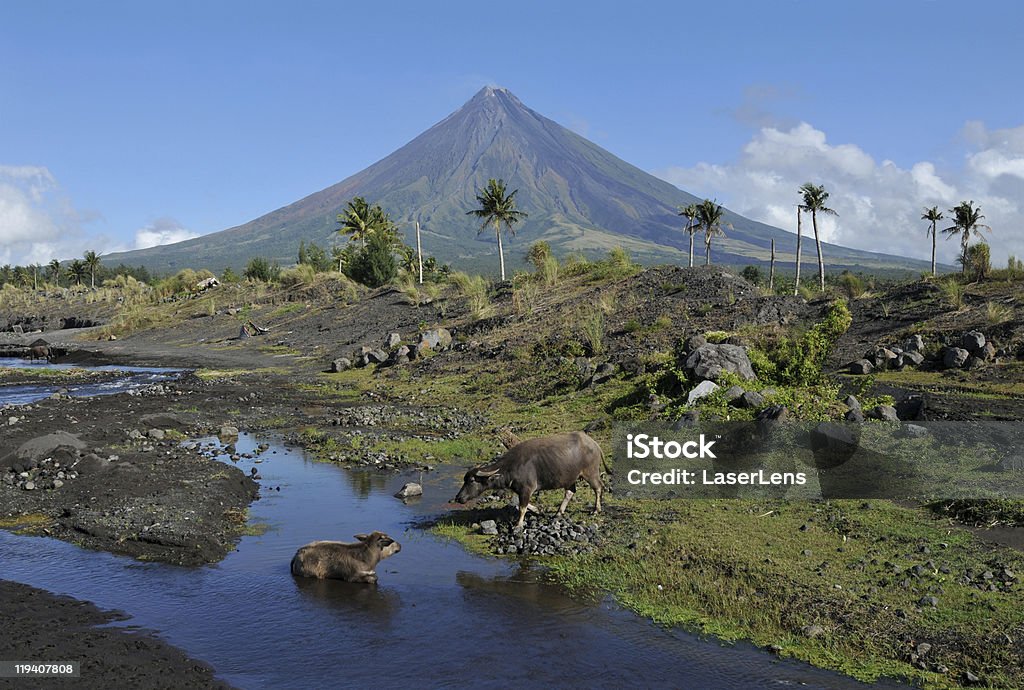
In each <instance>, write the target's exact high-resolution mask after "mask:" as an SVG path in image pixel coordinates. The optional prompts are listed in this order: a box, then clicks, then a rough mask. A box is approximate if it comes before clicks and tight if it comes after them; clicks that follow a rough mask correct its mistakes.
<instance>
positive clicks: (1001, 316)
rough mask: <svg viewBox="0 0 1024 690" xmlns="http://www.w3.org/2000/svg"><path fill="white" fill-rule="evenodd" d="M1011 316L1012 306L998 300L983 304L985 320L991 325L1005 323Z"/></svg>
mask: <svg viewBox="0 0 1024 690" xmlns="http://www.w3.org/2000/svg"><path fill="white" fill-rule="evenodd" d="M1012 318H1013V307H1011V306H1010V305H1008V304H999V303H998V302H988V303H987V304H985V320H986V321H988V322H989V323H990V324H992V325H993V326H996V325H999V324H1001V323H1006V322H1007V321H1009V320H1011V319H1012Z"/></svg>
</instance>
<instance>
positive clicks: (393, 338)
mask: <svg viewBox="0 0 1024 690" xmlns="http://www.w3.org/2000/svg"><path fill="white" fill-rule="evenodd" d="M400 342H402V336H401V335H399V334H398V333H389V334H388V337H387V340H386V344H387V348H388V349H389V350H391V349H393V348H396V347H398V344H399V343H400Z"/></svg>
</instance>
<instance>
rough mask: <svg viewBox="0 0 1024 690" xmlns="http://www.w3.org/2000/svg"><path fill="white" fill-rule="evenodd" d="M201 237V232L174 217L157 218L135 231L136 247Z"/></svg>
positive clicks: (142, 247)
mask: <svg viewBox="0 0 1024 690" xmlns="http://www.w3.org/2000/svg"><path fill="white" fill-rule="evenodd" d="M193 237H199V233H197V232H192V231H191V230H189V229H188V228H184V227H182V226H181V223H179V222H178V221H176V220H174V219H173V218H157V219H156V220H155V221H153V222H152V223H150V224H149V225H147V226H146V227H144V228H141V229H139V230H136V231H135V247H134V248H135V249H145V248H146V247H156V246H158V245H161V244H173V243H175V242H182V241H184V240H190V239H192V238H193Z"/></svg>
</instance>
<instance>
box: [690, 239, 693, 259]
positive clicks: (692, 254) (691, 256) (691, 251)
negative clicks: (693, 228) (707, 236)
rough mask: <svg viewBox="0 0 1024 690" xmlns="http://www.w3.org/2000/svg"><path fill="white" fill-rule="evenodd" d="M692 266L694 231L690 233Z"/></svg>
mask: <svg viewBox="0 0 1024 690" xmlns="http://www.w3.org/2000/svg"><path fill="white" fill-rule="evenodd" d="M690 268H693V233H692V232H691V233H690Z"/></svg>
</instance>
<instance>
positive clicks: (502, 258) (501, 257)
mask: <svg viewBox="0 0 1024 690" xmlns="http://www.w3.org/2000/svg"><path fill="white" fill-rule="evenodd" d="M494 234H495V236H496V237H497V238H498V261H500V262H501V282H503V283H504V282H505V250H504V249H503V248H502V246H501V225H500V224H498V223H495V224H494Z"/></svg>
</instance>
